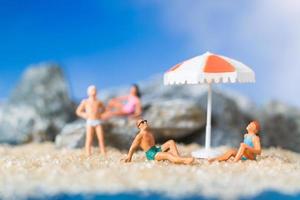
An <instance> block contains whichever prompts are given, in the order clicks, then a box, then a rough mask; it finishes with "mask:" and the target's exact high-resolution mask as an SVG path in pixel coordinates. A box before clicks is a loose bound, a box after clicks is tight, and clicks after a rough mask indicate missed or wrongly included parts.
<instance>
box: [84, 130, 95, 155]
mask: <svg viewBox="0 0 300 200" xmlns="http://www.w3.org/2000/svg"><path fill="white" fill-rule="evenodd" d="M93 135H94V128H93V127H92V126H87V127H86V139H85V153H86V155H87V156H90V155H91V154H92V143H93Z"/></svg>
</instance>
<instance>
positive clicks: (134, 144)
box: [125, 133, 143, 162]
mask: <svg viewBox="0 0 300 200" xmlns="http://www.w3.org/2000/svg"><path fill="white" fill-rule="evenodd" d="M142 137H143V136H142V134H141V133H139V134H138V135H137V136H136V137H135V138H134V140H133V142H132V144H131V147H130V149H129V152H128V154H127V157H126V158H125V162H131V158H132V156H133V154H134V152H135V151H136V150H137V149H138V147H139V146H140V143H141V140H142Z"/></svg>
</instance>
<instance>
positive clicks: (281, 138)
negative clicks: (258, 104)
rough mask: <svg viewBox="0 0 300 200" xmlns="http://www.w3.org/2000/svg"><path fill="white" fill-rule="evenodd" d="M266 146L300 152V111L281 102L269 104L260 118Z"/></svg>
mask: <svg viewBox="0 0 300 200" xmlns="http://www.w3.org/2000/svg"><path fill="white" fill-rule="evenodd" d="M260 118H261V121H262V123H263V127H262V133H261V135H262V138H263V144H264V145H265V146H278V147H282V148H286V149H290V150H293V151H297V152H300V110H299V108H296V107H292V106H287V105H285V104H283V103H280V102H271V103H269V104H267V105H266V106H265V107H264V108H263V110H262V114H261V116H260Z"/></svg>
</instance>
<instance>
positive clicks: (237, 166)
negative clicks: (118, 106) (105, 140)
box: [0, 143, 300, 199]
mask: <svg viewBox="0 0 300 200" xmlns="http://www.w3.org/2000/svg"><path fill="white" fill-rule="evenodd" d="M179 148H180V152H182V154H183V155H188V154H189V153H190V152H191V151H193V150H195V149H197V148H199V146H197V145H189V146H184V145H180V146H179ZM226 149H227V147H220V148H219V150H220V151H225V150H226ZM125 153H126V152H119V151H118V150H116V149H114V148H108V156H107V157H106V158H105V157H103V156H101V155H99V153H98V149H96V148H95V149H94V154H93V156H91V157H86V156H85V155H84V152H83V151H82V150H81V149H77V150H69V149H63V150H59V149H56V148H55V146H54V145H53V144H52V143H44V144H28V145H23V146H18V147H11V146H3V145H2V146H0V197H1V198H3V199H11V198H18V197H23V198H24V197H28V196H39V195H42V194H47V195H55V194H58V193H61V192H65V193H71V194H72V193H75V194H76V193H108V194H115V193H121V192H155V193H163V194H164V195H168V196H170V197H183V196H186V195H188V196H190V195H201V196H205V197H218V198H222V199H237V198H239V197H244V196H247V197H249V196H255V195H257V194H259V193H260V192H263V191H265V190H275V191H279V192H281V193H287V194H294V193H299V192H300V181H299V180H300V154H297V153H293V152H290V151H286V150H282V149H277V148H270V149H264V151H263V154H262V155H261V156H259V157H258V160H257V161H244V162H239V163H233V162H231V161H229V162H226V163H225V162H223V163H217V162H215V163H212V164H209V163H208V162H207V161H205V160H199V161H197V162H196V163H195V164H194V165H192V166H184V165H174V164H171V163H169V162H155V161H146V159H145V157H144V154H143V152H138V153H137V154H135V156H134V158H133V162H132V163H128V164H127V163H123V162H120V159H121V158H123V157H124V155H125Z"/></svg>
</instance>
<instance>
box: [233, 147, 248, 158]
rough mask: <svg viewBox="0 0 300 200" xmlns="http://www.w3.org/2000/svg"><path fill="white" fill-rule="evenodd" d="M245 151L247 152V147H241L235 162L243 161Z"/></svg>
mask: <svg viewBox="0 0 300 200" xmlns="http://www.w3.org/2000/svg"><path fill="white" fill-rule="evenodd" d="M245 150H246V147H245V146H243V145H241V146H240V148H239V150H238V152H237V154H236V156H235V158H234V162H237V161H239V160H241V158H242V157H243V155H244V154H245Z"/></svg>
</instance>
